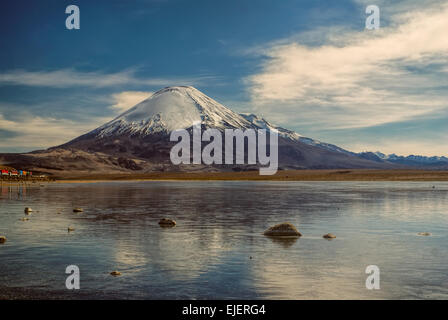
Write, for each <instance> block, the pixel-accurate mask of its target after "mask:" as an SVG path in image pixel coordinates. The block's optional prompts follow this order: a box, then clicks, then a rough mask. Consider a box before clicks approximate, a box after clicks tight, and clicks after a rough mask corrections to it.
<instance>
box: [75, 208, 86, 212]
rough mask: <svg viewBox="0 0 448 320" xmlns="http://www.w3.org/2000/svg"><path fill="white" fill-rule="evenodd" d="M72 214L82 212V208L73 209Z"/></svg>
mask: <svg viewBox="0 0 448 320" xmlns="http://www.w3.org/2000/svg"><path fill="white" fill-rule="evenodd" d="M73 212H84V210H83V209H82V208H75V209H73Z"/></svg>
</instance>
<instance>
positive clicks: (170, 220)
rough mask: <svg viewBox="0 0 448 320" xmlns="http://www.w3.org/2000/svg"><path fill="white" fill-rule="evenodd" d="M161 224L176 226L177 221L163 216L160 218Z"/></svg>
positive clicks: (163, 225)
mask: <svg viewBox="0 0 448 320" xmlns="http://www.w3.org/2000/svg"><path fill="white" fill-rule="evenodd" d="M159 225H160V226H161V227H174V226H175V225H176V221H174V220H172V219H167V218H163V219H160V220H159Z"/></svg>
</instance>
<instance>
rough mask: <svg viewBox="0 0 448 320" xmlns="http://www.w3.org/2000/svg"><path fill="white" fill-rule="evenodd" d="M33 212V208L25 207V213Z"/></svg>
mask: <svg viewBox="0 0 448 320" xmlns="http://www.w3.org/2000/svg"><path fill="white" fill-rule="evenodd" d="M31 212H33V209H31V208H28V207H26V208H25V213H26V214H31Z"/></svg>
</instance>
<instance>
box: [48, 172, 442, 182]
mask: <svg viewBox="0 0 448 320" xmlns="http://www.w3.org/2000/svg"><path fill="white" fill-rule="evenodd" d="M175 180H180V181H448V171H425V170H288V171H279V172H277V174H275V175H272V176H261V175H259V173H258V171H247V172H200V173H199V172H198V173H186V172H154V173H146V174H93V175H78V176H76V175H73V176H69V175H67V176H62V177H57V179H56V181H55V182H56V183H88V182H103V181H175Z"/></svg>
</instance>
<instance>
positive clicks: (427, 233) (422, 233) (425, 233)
mask: <svg viewBox="0 0 448 320" xmlns="http://www.w3.org/2000/svg"><path fill="white" fill-rule="evenodd" d="M417 234H418V235H419V236H430V235H431V233H429V232H419V233H417Z"/></svg>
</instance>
